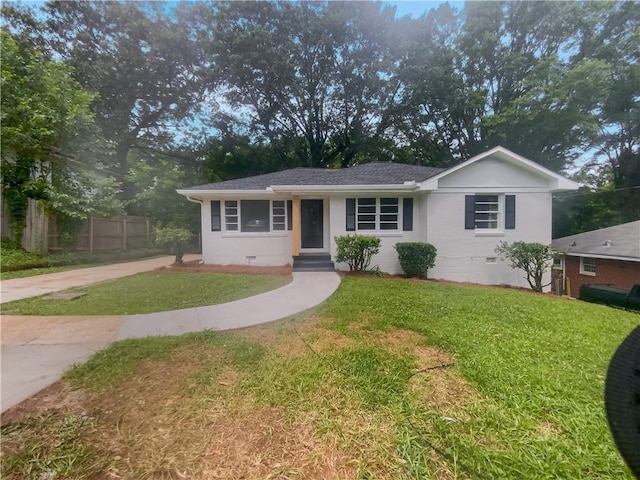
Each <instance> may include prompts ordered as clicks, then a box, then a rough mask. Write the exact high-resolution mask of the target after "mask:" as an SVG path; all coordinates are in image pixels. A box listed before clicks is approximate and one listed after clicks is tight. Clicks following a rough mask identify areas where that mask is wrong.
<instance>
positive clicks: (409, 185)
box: [271, 182, 418, 194]
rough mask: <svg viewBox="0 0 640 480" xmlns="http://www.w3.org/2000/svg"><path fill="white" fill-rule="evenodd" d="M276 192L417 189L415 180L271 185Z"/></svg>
mask: <svg viewBox="0 0 640 480" xmlns="http://www.w3.org/2000/svg"><path fill="white" fill-rule="evenodd" d="M271 188H272V189H273V191H274V192H277V193H291V194H295V193H301V194H305V193H337V192H380V191H383V192H412V191H415V190H417V189H418V185H417V184H416V183H415V182H405V183H404V184H392V185H273V186H272V187H271Z"/></svg>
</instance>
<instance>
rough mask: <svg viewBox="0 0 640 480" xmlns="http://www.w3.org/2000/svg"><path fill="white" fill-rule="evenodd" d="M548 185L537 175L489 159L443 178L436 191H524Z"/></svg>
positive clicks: (506, 163) (546, 180)
mask: <svg viewBox="0 0 640 480" xmlns="http://www.w3.org/2000/svg"><path fill="white" fill-rule="evenodd" d="M548 185H549V180H548V179H547V178H545V177H543V176H542V175H540V174H538V173H534V172H531V171H529V170H525V169H524V168H523V167H518V166H516V165H513V164H511V163H509V162H505V161H501V160H498V159H496V158H491V157H489V158H485V159H483V160H479V161H477V162H475V163H472V164H471V165H467V166H466V167H465V168H461V169H460V170H457V171H455V172H453V173H451V174H450V175H446V176H444V177H443V178H441V179H440V180H439V182H438V189H442V188H444V189H447V188H484V187H488V188H492V187H496V186H508V187H509V188H511V189H514V188H516V189H522V188H525V189H526V188H535V187H538V188H540V187H541V188H548Z"/></svg>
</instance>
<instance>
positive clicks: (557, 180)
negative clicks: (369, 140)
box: [420, 147, 580, 191]
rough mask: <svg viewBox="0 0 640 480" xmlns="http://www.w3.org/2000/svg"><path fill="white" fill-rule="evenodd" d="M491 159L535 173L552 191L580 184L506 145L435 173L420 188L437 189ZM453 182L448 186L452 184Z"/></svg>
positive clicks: (573, 188) (575, 187)
mask: <svg viewBox="0 0 640 480" xmlns="http://www.w3.org/2000/svg"><path fill="white" fill-rule="evenodd" d="M490 160H494V161H497V162H500V163H507V164H508V165H509V166H510V167H515V168H517V169H519V170H520V171H522V172H523V173H528V174H529V175H530V176H531V174H533V176H534V177H536V178H538V179H541V180H543V181H544V182H545V183H546V185H547V186H548V188H549V189H550V190H551V191H561V190H576V189H578V188H579V186H580V185H579V184H577V183H576V182H573V181H571V180H569V179H567V178H565V177H563V176H562V175H559V174H557V173H555V172H552V171H551V170H549V169H547V168H545V167H543V166H542V165H539V164H538V163H536V162H532V161H531V160H529V159H526V158H524V157H522V156H520V155H518V154H516V153H513V152H512V151H510V150H508V149H506V148H504V147H495V148H492V149H491V150H487V151H486V152H484V153H481V154H480V155H476V156H475V157H472V158H470V159H469V160H467V161H465V162H462V163H461V164H459V165H456V166H455V167H451V168H449V169H447V170H445V171H443V172H441V173H439V174H438V175H434V176H433V177H431V178H429V179H427V180H426V181H425V182H423V184H422V185H421V186H420V189H421V190H436V189H438V188H439V187H442V184H443V183H445V184H446V183H449V182H447V181H446V180H444V179H445V178H447V177H453V176H454V175H455V174H456V173H457V172H459V171H461V170H463V169H468V168H471V167H472V166H473V165H475V164H477V163H480V162H488V161H490ZM447 180H448V179H447ZM453 183H454V182H451V184H453ZM451 184H450V185H447V186H452V185H451ZM461 186H462V185H461Z"/></svg>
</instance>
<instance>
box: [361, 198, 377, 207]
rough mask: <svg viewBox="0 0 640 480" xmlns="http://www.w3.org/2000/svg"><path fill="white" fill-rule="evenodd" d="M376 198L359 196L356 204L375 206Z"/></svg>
mask: <svg viewBox="0 0 640 480" xmlns="http://www.w3.org/2000/svg"><path fill="white" fill-rule="evenodd" d="M375 204H376V199H375V198H359V199H358V205H373V206H375Z"/></svg>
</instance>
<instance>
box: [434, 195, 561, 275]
mask: <svg viewBox="0 0 640 480" xmlns="http://www.w3.org/2000/svg"><path fill="white" fill-rule="evenodd" d="M495 190H496V191H498V189H497V188H496V189H495ZM474 193H477V192H475V191H469V192H467V194H474ZM507 193H508V194H514V195H515V196H516V228H515V229H513V230H504V229H503V230H500V231H499V232H494V233H480V232H477V231H475V230H465V228H464V208H465V205H464V201H465V200H464V198H465V194H464V193H457V192H456V193H446V192H440V191H438V192H433V193H431V194H430V195H429V196H428V208H427V218H428V220H429V224H428V228H427V237H426V241H427V242H429V243H431V244H433V245H434V246H435V247H436V248H437V249H438V255H437V257H436V265H435V267H434V268H433V269H431V270H429V277H430V278H434V279H445V280H452V281H456V282H473V283H480V284H485V285H500V284H506V285H514V286H522V287H528V286H529V285H528V283H527V282H526V280H525V279H524V275H525V274H524V272H522V271H520V270H514V269H512V268H510V267H509V266H508V263H507V262H505V261H502V260H500V259H497V261H496V262H495V263H489V262H490V260H488V259H490V258H492V257H496V256H497V255H496V253H495V251H494V250H495V247H496V246H497V245H498V243H499V242H500V241H506V242H509V243H511V242H514V241H525V242H540V243H543V244H547V245H548V244H550V243H551V194H550V193H548V192H546V193H517V192H513V191H510V192H507ZM547 282H548V280H545V282H544V283H547Z"/></svg>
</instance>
